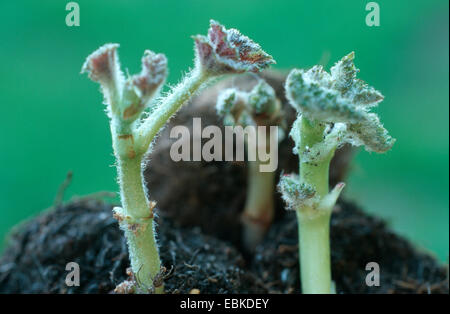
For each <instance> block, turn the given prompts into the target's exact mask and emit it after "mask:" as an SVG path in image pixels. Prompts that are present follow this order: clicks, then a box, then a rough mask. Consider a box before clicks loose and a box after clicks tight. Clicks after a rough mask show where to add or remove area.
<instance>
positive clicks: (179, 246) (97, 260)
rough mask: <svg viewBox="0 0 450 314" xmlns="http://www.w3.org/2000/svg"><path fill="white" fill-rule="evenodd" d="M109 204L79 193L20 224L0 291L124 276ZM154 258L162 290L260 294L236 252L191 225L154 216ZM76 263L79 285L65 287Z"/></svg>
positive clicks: (4, 261) (121, 243)
mask: <svg viewBox="0 0 450 314" xmlns="http://www.w3.org/2000/svg"><path fill="white" fill-rule="evenodd" d="M112 208H113V206H112V205H110V204H107V203H105V202H102V201H99V200H95V199H89V198H85V199H79V200H75V201H73V202H70V203H69V204H67V205H62V206H59V207H58V208H56V209H55V210H51V211H49V212H47V213H44V214H42V215H40V216H38V217H37V218H35V219H33V220H31V221H29V222H27V223H25V224H24V225H21V226H19V227H18V228H17V229H16V230H15V232H13V234H12V235H11V237H10V239H9V246H8V248H7V249H6V251H5V252H4V254H3V257H2V258H1V259H0V293H109V292H112V290H114V288H115V287H116V285H117V284H119V283H121V282H122V281H123V280H125V279H126V278H127V276H126V269H127V267H129V261H128V252H127V248H126V243H125V239H124V237H123V234H122V231H120V230H119V227H118V224H117V221H116V220H115V219H114V218H112ZM157 220H158V225H157V234H158V239H159V243H161V250H160V255H161V260H162V262H163V265H164V266H165V267H166V268H167V269H168V270H169V269H171V268H172V267H173V269H172V271H171V272H170V274H169V277H168V278H166V280H165V289H166V292H168V293H189V292H191V291H192V290H193V289H198V291H200V293H238V292H241V293H248V292H258V293H264V292H266V290H265V289H264V287H263V285H262V284H261V283H258V282H257V280H256V277H255V276H254V275H253V274H252V273H251V272H250V271H248V270H245V271H244V270H243V269H244V266H245V261H244V259H243V257H242V255H241V254H240V253H239V252H238V251H237V250H236V249H235V248H233V247H232V246H231V245H229V244H227V243H226V242H223V241H220V240H217V239H215V238H213V237H210V236H205V235H203V234H202V233H200V231H199V229H198V228H193V229H182V228H174V227H173V226H172V224H171V222H170V220H168V219H164V218H161V217H158V219H157ZM69 262H76V263H78V265H79V266H80V286H79V287H67V285H66V283H65V280H66V276H67V275H68V274H69V271H66V270H65V267H66V264H67V263H69Z"/></svg>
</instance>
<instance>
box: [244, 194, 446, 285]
mask: <svg viewBox="0 0 450 314" xmlns="http://www.w3.org/2000/svg"><path fill="white" fill-rule="evenodd" d="M330 237H331V248H332V249H331V264H332V276H333V280H334V282H335V285H336V292H337V293H417V294H418V293H420V294H423V293H449V287H448V273H447V269H446V267H444V266H441V265H439V263H438V262H437V261H436V259H435V258H433V257H432V256H430V255H429V254H427V253H425V252H422V251H420V250H418V249H417V248H415V247H414V246H413V245H411V243H409V242H408V241H407V240H405V239H404V238H402V237H400V236H398V235H396V234H395V233H394V232H393V231H392V230H390V229H389V228H388V226H387V225H386V223H385V222H384V221H383V220H381V219H378V218H376V217H373V216H370V215H367V214H365V213H364V212H363V211H362V210H361V209H359V208H358V207H357V206H355V205H354V204H353V203H351V202H347V201H343V200H340V201H339V202H338V204H337V205H336V206H335V209H334V212H333V215H332V218H331V232H330ZM370 262H376V263H377V264H378V265H379V271H380V272H379V273H380V282H379V284H380V285H379V286H368V285H367V284H366V276H367V275H368V274H369V273H370V272H371V271H372V268H370V269H369V270H366V265H367V264H368V263H370ZM251 268H252V270H253V271H254V272H255V273H257V274H259V275H260V276H261V277H260V278H261V279H262V280H263V282H264V283H265V287H266V288H267V290H268V291H269V293H298V292H300V288H299V287H300V284H301V283H300V280H299V264H298V231H297V221H296V217H295V213H294V212H289V213H287V214H286V215H285V216H284V217H283V218H282V219H281V220H280V221H278V222H276V223H275V224H274V225H273V226H272V228H271V229H270V231H269V233H268V235H267V237H266V239H265V240H264V242H263V243H262V244H261V245H260V246H259V247H258V248H257V251H256V253H255V256H254V259H253V263H252V265H251ZM369 279H371V277H370V276H369Z"/></svg>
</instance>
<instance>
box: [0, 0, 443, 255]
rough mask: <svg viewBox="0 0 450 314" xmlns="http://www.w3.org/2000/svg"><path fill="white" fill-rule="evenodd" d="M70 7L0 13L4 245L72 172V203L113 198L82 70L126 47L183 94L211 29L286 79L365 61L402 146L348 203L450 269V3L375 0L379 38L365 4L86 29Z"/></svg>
mask: <svg viewBox="0 0 450 314" xmlns="http://www.w3.org/2000/svg"><path fill="white" fill-rule="evenodd" d="M67 2H68V1H55V0H52V1H50V0H46V1H24V0H21V1H2V2H1V4H0V60H2V65H1V70H0V95H1V97H2V101H1V105H0V115H1V117H3V118H2V119H1V120H2V121H1V123H0V143H1V146H0V147H1V148H0V149H1V151H0V237H2V238H4V236H5V234H6V233H7V232H8V230H10V228H11V227H12V226H13V225H14V224H16V223H18V222H20V221H21V220H23V219H25V218H27V217H30V216H32V215H35V214H37V213H38V212H40V211H41V210H43V209H45V208H48V207H49V206H50V205H51V204H52V201H53V199H54V197H55V194H56V191H57V189H58V186H59V184H60V183H61V182H62V181H63V179H64V178H65V175H66V173H67V171H68V170H72V171H73V173H74V179H73V182H72V184H71V186H70V188H69V190H68V191H67V193H66V198H69V197H71V196H72V195H83V194H88V193H92V192H96V191H100V190H110V191H115V190H116V189H117V187H116V182H115V179H114V178H115V169H114V167H112V164H113V158H112V152H111V144H110V135H109V129H108V123H107V118H106V116H105V114H104V112H103V106H102V105H101V96H100V94H99V93H98V87H97V85H96V84H94V83H92V82H90V81H89V80H88V79H87V78H86V77H85V76H82V75H79V72H80V67H81V64H82V63H83V61H84V59H85V57H86V56H87V55H88V54H89V53H90V52H92V51H93V50H94V49H96V48H97V47H98V46H100V45H101V44H103V43H106V42H118V43H120V44H121V48H120V56H121V60H122V64H123V65H124V66H126V67H128V69H129V70H130V72H131V73H133V72H137V71H139V67H140V57H141V55H142V53H143V51H144V49H147V48H149V49H152V50H155V51H157V52H164V53H165V54H166V55H167V56H168V58H169V66H170V70H171V72H170V77H169V82H170V83H175V82H176V81H177V80H178V78H179V77H180V76H181V74H182V73H183V71H186V69H187V68H188V67H190V66H191V64H192V59H193V52H192V46H193V44H192V39H191V38H190V35H193V34H198V33H200V34H203V33H205V32H206V29H207V27H208V21H209V19H210V18H214V19H217V20H218V21H220V22H222V23H224V24H225V25H227V26H229V27H236V28H239V29H240V30H242V32H243V33H244V34H247V35H249V36H250V37H251V38H253V39H255V40H256V41H257V42H259V43H260V44H261V45H262V46H263V47H264V49H265V50H266V51H268V52H269V53H270V54H272V55H273V56H274V57H275V59H276V60H277V62H278V64H277V65H276V68H279V69H286V68H290V67H309V66H312V65H314V64H316V63H318V62H321V61H324V60H325V61H327V62H328V63H327V66H328V67H329V66H330V65H332V64H333V63H334V62H335V61H337V60H338V59H339V58H340V57H342V56H343V55H344V54H346V53H348V52H350V51H352V50H353V51H355V52H356V63H357V66H358V67H359V68H360V69H361V70H362V71H361V74H360V77H361V78H363V79H366V80H368V81H369V82H370V83H371V84H372V85H373V86H375V87H376V88H377V89H379V90H381V91H382V92H383V94H384V95H385V97H386V98H385V101H384V102H383V103H382V104H381V106H380V108H379V109H378V112H379V114H380V115H381V120H382V121H384V124H385V126H386V127H387V128H388V129H389V130H390V132H391V134H392V135H393V136H394V137H396V138H397V140H398V142H397V143H396V145H395V146H394V149H393V150H392V151H391V152H389V153H388V154H386V155H376V154H368V153H366V152H361V153H360V154H359V155H358V156H357V158H356V159H355V162H354V165H353V173H352V175H351V178H350V179H349V185H348V187H347V191H346V193H347V196H349V197H351V198H354V199H357V200H358V202H359V203H360V204H362V206H363V207H364V208H366V209H367V210H369V211H371V212H374V213H377V214H379V215H381V216H383V217H385V218H387V219H388V220H389V221H390V223H391V225H392V226H393V227H394V228H395V229H396V230H398V231H399V232H400V233H402V234H404V235H406V236H407V237H409V238H410V239H412V240H413V241H414V242H415V243H417V244H418V245H419V246H421V247H424V248H426V249H429V250H431V251H433V252H435V253H436V254H437V255H438V256H439V257H440V258H441V259H442V260H447V259H448V248H449V242H448V241H449V194H448V188H449V168H448V167H449V154H448V152H449V146H448V144H449V138H448V136H449V135H448V134H449V120H448V119H449V118H448V114H449V112H448V111H449V105H448V100H449V99H448V84H449V72H448V71H449V63H448V62H449V43H448V35H449V34H448V29H449V24H448V23H449V22H448V1H446V0H429V1H423V0H417V1H412V0H396V1H392V0H379V1H377V2H378V3H379V5H380V9H381V12H380V13H381V26H380V27H367V26H366V24H365V16H366V14H367V12H366V11H365V5H366V3H367V2H369V1H363V0H352V1H350V0H345V1H344V0H342V1H336V0H327V1H303V0H298V1H284V0H276V1H273V0H272V1H269V0H246V1H244V0H227V1H218V0H217V1H212V0H184V1H174V0H164V1H163V0H154V1H143V0H142V1H137V0H134V1H130V0H128V1H125V0H124V1H111V0H108V1H106V0H102V1H100V0H96V1H93V0H79V1H77V2H78V3H79V5H80V9H81V26H80V27H67V26H66V25H65V16H66V14H67V12H66V11H65V5H66V3H67Z"/></svg>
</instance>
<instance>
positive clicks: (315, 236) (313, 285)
mask: <svg viewBox="0 0 450 314" xmlns="http://www.w3.org/2000/svg"><path fill="white" fill-rule="evenodd" d="M323 133H324V126H323V125H322V124H320V123H319V122H317V121H310V120H307V119H305V118H302V121H301V127H300V136H301V141H300V147H298V151H299V154H300V182H301V183H305V184H308V185H309V186H312V187H313V188H314V190H315V193H316V194H315V197H316V198H317V200H318V201H317V202H316V203H314V204H313V205H311V206H308V205H305V206H302V207H300V208H298V209H297V220H298V228H299V250H300V252H299V254H300V273H301V282H302V291H303V293H331V266H330V243H329V228H330V216H331V211H332V207H333V206H331V207H328V206H327V207H326V208H323V207H321V206H318V204H320V202H321V200H323V199H324V197H325V196H327V194H328V190H329V189H328V173H329V167H330V162H331V159H332V157H333V155H334V149H333V150H331V151H330V152H328V155H327V156H321V158H320V160H319V161H310V160H308V161H306V162H303V161H302V155H303V153H304V152H305V151H306V150H308V148H310V147H312V146H313V145H315V144H316V143H320V142H321V141H322V140H323ZM333 205H334V204H333ZM315 207H318V208H315Z"/></svg>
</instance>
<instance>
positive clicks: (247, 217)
mask: <svg viewBox="0 0 450 314" xmlns="http://www.w3.org/2000/svg"><path fill="white" fill-rule="evenodd" d="M260 165H261V162H260V161H249V162H248V163H247V167H248V179H247V180H248V182H247V199H246V202H245V208H244V212H243V216H242V217H243V219H242V222H243V225H244V230H243V232H244V234H243V242H244V246H245V247H246V248H247V249H248V250H250V251H251V250H253V249H254V248H255V247H256V245H258V244H259V243H260V242H261V241H262V239H263V238H264V235H265V234H266V232H267V229H268V227H269V225H270V223H271V222H272V220H273V216H274V200H273V193H274V180H275V171H273V172H261V171H260Z"/></svg>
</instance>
